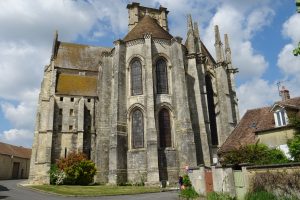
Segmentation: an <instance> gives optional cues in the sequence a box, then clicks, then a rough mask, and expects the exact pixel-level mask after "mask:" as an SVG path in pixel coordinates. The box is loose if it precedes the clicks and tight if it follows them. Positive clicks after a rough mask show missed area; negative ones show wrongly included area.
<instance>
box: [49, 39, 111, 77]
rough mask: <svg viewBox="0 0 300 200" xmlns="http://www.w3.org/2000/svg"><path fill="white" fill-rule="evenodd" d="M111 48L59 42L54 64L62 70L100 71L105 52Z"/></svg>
mask: <svg viewBox="0 0 300 200" xmlns="http://www.w3.org/2000/svg"><path fill="white" fill-rule="evenodd" d="M107 51H108V52H110V51H111V48H106V47H94V46H88V45H81V44H73V43H66V42H57V46H56V52H55V56H54V64H55V66H57V67H60V68H67V69H79V70H88V71H98V68H99V62H100V60H101V55H102V53H103V52H107Z"/></svg>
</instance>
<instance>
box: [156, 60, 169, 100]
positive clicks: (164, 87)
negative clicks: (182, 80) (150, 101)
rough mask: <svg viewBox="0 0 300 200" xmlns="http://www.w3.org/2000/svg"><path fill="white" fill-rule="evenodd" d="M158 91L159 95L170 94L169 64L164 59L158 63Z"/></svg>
mask: <svg viewBox="0 0 300 200" xmlns="http://www.w3.org/2000/svg"><path fill="white" fill-rule="evenodd" d="M156 90H157V94H168V73H167V64H166V62H165V60H164V59H162V58H160V59H159V60H158V61H157V62H156Z"/></svg>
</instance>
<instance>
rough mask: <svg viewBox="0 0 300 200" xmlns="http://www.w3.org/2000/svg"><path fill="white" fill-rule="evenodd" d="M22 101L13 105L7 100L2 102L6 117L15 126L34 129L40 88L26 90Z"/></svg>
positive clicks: (0, 104) (22, 95) (0, 103)
mask: <svg viewBox="0 0 300 200" xmlns="http://www.w3.org/2000/svg"><path fill="white" fill-rule="evenodd" d="M20 99H21V101H20V102H19V103H18V104H17V105H13V104H12V103H9V102H7V101H5V102H0V106H1V109H2V111H3V113H4V117H5V118H6V119H7V120H9V122H10V123H11V124H12V125H13V126H14V127H15V128H25V129H32V128H33V126H34V124H33V122H34V116H35V112H36V105H37V100H38V90H34V91H25V92H24V93H22V94H21V97H20Z"/></svg>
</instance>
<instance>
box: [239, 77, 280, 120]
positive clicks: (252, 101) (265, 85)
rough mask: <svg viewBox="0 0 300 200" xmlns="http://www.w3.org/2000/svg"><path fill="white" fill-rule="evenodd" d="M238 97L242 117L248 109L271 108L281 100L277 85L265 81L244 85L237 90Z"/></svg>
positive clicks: (254, 81) (250, 82)
mask: <svg viewBox="0 0 300 200" xmlns="http://www.w3.org/2000/svg"><path fill="white" fill-rule="evenodd" d="M237 96H238V98H239V110H240V116H241V117H242V116H243V115H244V113H245V112H246V111H247V110H248V109H253V108H259V107H263V106H270V105H272V104H273V103H274V102H275V101H279V100H280V97H279V96H278V91H277V87H276V84H275V83H269V82H268V81H266V80H263V79H253V80H250V81H247V82H245V83H243V84H242V85H240V86H239V87H238V89H237Z"/></svg>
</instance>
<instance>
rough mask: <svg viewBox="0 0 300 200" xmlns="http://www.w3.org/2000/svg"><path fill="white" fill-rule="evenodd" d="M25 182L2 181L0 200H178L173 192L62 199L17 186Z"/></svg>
mask: <svg viewBox="0 0 300 200" xmlns="http://www.w3.org/2000/svg"><path fill="white" fill-rule="evenodd" d="M22 181H24V180H4V181H3V180H1V181H0V199H5V200H71V199H75V200H86V199H94V200H96V199H99V200H127V199H128V200H129V199H130V200H132V199H133V200H147V199H149V200H153V199H155V200H156V199H158V200H159V199H161V200H174V199H178V193H177V192H176V191H173V192H160V193H149V194H139V195H123V196H112V197H89V198H88V197H62V196H58V195H50V194H46V193H42V192H37V191H33V190H30V189H27V188H23V187H19V186H17V184H18V183H19V182H22Z"/></svg>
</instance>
